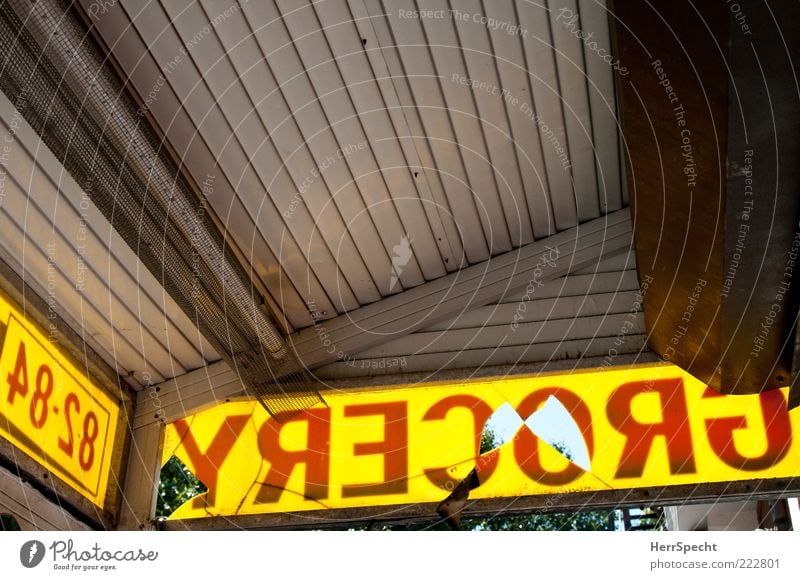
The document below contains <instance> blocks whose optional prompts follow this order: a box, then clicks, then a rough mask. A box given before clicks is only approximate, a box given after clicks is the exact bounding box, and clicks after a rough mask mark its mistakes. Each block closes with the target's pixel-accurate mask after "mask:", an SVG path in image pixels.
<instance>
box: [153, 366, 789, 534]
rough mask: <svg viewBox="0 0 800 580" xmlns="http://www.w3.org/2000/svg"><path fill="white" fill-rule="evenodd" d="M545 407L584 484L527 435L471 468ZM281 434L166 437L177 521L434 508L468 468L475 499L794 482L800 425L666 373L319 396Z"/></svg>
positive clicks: (233, 416) (201, 418)
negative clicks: (199, 490) (584, 459)
mask: <svg viewBox="0 0 800 580" xmlns="http://www.w3.org/2000/svg"><path fill="white" fill-rule="evenodd" d="M551 396H555V397H556V398H557V399H558V400H559V401H560V402H561V403H562V404H563V405H564V407H565V408H566V409H567V410H568V411H569V414H570V415H571V416H572V418H573V419H574V422H575V423H576V424H577V425H578V427H579V428H580V430H581V431H582V433H583V437H584V441H585V443H586V448H587V450H588V452H589V458H590V469H591V471H586V470H584V469H582V468H581V467H579V466H578V465H576V464H575V463H572V462H570V461H569V460H568V459H567V458H565V457H564V456H563V455H561V454H560V453H558V452H557V451H555V450H554V449H553V448H552V447H550V446H549V445H548V444H547V443H545V442H543V441H540V440H539V439H538V438H537V437H536V436H535V435H534V434H533V432H532V431H531V430H530V429H528V428H527V427H525V426H523V427H522V428H521V429H520V430H519V432H518V433H517V435H516V437H515V438H514V440H512V441H509V442H508V443H506V444H505V445H503V446H501V447H499V448H498V449H496V450H495V451H494V452H491V453H489V454H484V455H483V456H479V446H480V438H481V432H482V430H483V427H484V425H485V423H486V421H487V419H489V417H490V416H491V415H492V413H493V412H494V411H495V410H496V409H498V408H499V407H500V406H502V405H503V404H504V403H506V402H508V403H510V404H511V405H512V406H513V408H514V409H516V411H517V413H518V414H519V415H520V416H521V417H522V418H526V417H529V416H530V415H531V414H532V413H534V412H535V411H536V410H537V409H539V408H540V407H541V406H542V405H543V404H545V402H546V401H547V400H548V398H550V397H551ZM325 400H326V401H327V403H328V405H329V406H328V407H326V408H316V409H311V410H308V411H305V412H303V413H301V414H298V415H295V416H292V417H289V418H287V419H286V420H284V421H283V422H278V421H276V420H275V419H274V418H270V417H269V416H268V415H267V414H266V412H265V411H263V409H262V408H261V407H260V406H259V405H258V404H257V403H254V402H251V401H246V402H245V401H241V402H231V403H225V404H222V405H219V406H218V407H216V408H214V409H211V410H208V411H204V412H202V413H200V414H198V415H195V416H193V417H190V418H187V419H183V420H180V421H178V422H176V423H173V424H171V425H170V426H169V427H168V433H167V444H166V446H165V456H164V457H165V460H166V458H168V457H169V456H170V455H172V454H173V453H174V454H175V455H177V457H178V458H179V459H180V460H181V461H183V462H184V463H185V464H186V465H187V467H188V468H189V469H190V470H191V471H192V472H194V473H195V474H196V475H197V476H198V478H199V479H200V480H201V481H202V482H203V483H204V484H205V485H206V486H207V487H208V490H209V491H208V492H207V493H206V494H204V495H201V496H198V497H197V498H194V499H193V500H190V501H188V502H187V503H185V504H184V505H183V506H181V507H180V508H178V510H176V512H175V513H174V514H173V515H172V517H173V518H196V517H204V516H215V515H234V514H258V513H269V512H289V511H301V510H317V509H326V508H345V507H358V506H376V505H394V504H408V503H421V502H440V501H442V500H443V499H444V498H445V497H447V496H448V494H449V493H450V491H451V490H452V489H453V486H454V485H455V484H457V483H458V482H459V481H461V480H462V479H463V478H464V477H466V476H467V475H468V474H469V472H470V471H471V470H472V469H474V468H475V467H476V466H478V467H479V470H480V481H481V485H480V487H478V488H477V489H474V490H473V491H472V492H471V493H470V498H471V499H480V498H496V497H515V496H523V495H537V494H561V493H570V492H582V491H603V490H611V489H630V488H642V487H662V486H669V485H685V484H698V483H709V482H724V481H738V480H748V479H761V478H775V477H789V476H796V475H800V446H798V443H797V441H796V439H795V436H796V435H797V433H798V432H800V431H799V430H800V414H798V413H800V411H797V410H795V411H792V412H788V411H787V408H786V390H785V389H784V390H780V391H770V392H767V393H764V394H762V395H753V396H722V395H719V394H718V393H716V392H715V391H712V390H711V389H708V388H707V387H706V386H705V385H703V384H702V383H700V382H699V381H697V380H696V379H694V378H693V377H691V376H690V375H688V374H686V373H684V372H683V371H681V370H680V369H679V368H677V367H675V366H672V365H644V366H636V367H627V368H619V369H611V370H603V371H596V372H577V373H572V374H568V375H547V376H536V377H518V378H508V379H503V380H492V381H475V382H469V383H463V384H449V385H431V386H410V387H406V388H402V387H392V388H386V389H375V390H368V391H361V392H340V393H328V394H326V396H325Z"/></svg>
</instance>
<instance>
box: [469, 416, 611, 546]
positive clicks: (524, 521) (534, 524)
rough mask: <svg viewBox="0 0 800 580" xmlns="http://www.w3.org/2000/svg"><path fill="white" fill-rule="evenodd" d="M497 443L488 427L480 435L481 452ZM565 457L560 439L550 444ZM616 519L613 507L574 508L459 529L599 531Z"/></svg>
mask: <svg viewBox="0 0 800 580" xmlns="http://www.w3.org/2000/svg"><path fill="white" fill-rule="evenodd" d="M498 443H499V442H498V441H497V436H496V435H495V433H494V432H493V431H491V430H489V429H486V430H484V432H483V434H482V436H481V453H486V452H488V451H491V450H492V449H494V448H495V447H496V446H497V444H498ZM551 445H552V446H553V447H555V448H556V449H557V450H558V451H560V452H561V453H563V454H564V455H565V456H566V457H567V459H571V455H570V453H569V451H568V450H567V449H566V447H565V445H564V444H563V443H561V442H553V443H551ZM615 519H616V512H615V510H600V511H577V512H574V513H553V512H550V511H544V512H541V513H536V514H531V515H525V516H504V515H497V516H492V517H489V518H480V519H473V520H470V521H466V520H465V521H464V522H463V523H462V528H469V529H472V530H501V531H511V530H517V531H522V530H527V531H543V532H545V531H546V532H553V531H562V530H563V531H577V530H580V531H602V530H609V529H611V530H613V529H614V527H613V522H614V520H615Z"/></svg>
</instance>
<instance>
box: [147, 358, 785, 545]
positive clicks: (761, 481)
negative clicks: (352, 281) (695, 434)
mask: <svg viewBox="0 0 800 580" xmlns="http://www.w3.org/2000/svg"><path fill="white" fill-rule="evenodd" d="M665 366H672V365H668V364H666V363H660V364H659V363H656V364H652V363H650V364H644V365H614V366H613V367H611V368H606V369H604V370H617V371H621V370H624V369H626V368H629V369H635V368H636V367H639V368H647V367H649V368H654V369H655V368H658V367H665ZM592 370H593V369H590V368H582V369H580V370H579V371H577V373H574V372H573V373H570V374H582V375H583V374H587V373H591V372H592ZM678 372H681V373H684V371H679V370H678ZM560 374H564V373H563V371H562V372H559V371H553V372H546V373H542V374H537V375H535V376H534V377H535V378H538V379H546V378H547V377H552V376H558V375H560ZM534 377H532V376H531V375H529V374H527V373H520V374H513V375H508V376H505V377H503V378H505V379H524V378H534ZM484 380H485V378H484ZM695 381H696V379H695ZM470 382H483V381H482V379H474V380H471V381H461V383H462V384H463V383H470ZM390 384H391V383H390ZM443 384H451V381H441V380H437V381H431V382H427V383H424V384H419V383H417V384H413V385H409V386H408V387H407V388H406V389H407V390H408V391H413V390H414V389H415V387H431V386H435V385H443ZM386 388H387V385H380V386H374V387H366V386H361V387H360V388H353V389H347V391H348V394H349V393H353V394H355V393H356V392H370V391H381V390H386ZM226 401H227V400H226ZM762 409H763V407H762ZM776 475H778V477H770V476H768V475H766V474H765V475H762V476H761V477H754V478H751V479H744V480H726V479H723V480H720V479H717V480H716V481H712V482H699V483H689V484H685V483H681V484H678V485H671V484H656V485H651V486H649V487H618V488H616V489H612V490H593V491H570V492H568V493H564V492H560V493H559V492H558V491H557V490H555V491H554V492H553V493H550V494H537V495H520V496H511V497H494V498H487V499H482V498H475V499H471V500H469V501H468V502H467V504H466V507H465V508H464V510H463V512H462V517H466V518H469V517H484V516H490V515H498V514H503V515H506V516H508V515H525V514H530V513H547V512H569V511H577V510H585V509H603V508H606V509H608V508H618V507H633V506H642V507H644V506H663V505H676V504H697V503H709V502H717V501H720V500H721V501H734V500H743V499H751V500H752V499H780V498H786V497H790V496H796V495H800V475H795V474H794V473H789V474H786V473H785V472H784V473H783V474H776ZM437 505H438V502H431V501H428V500H424V501H422V502H417V503H400V502H398V503H396V504H386V503H384V504H383V505H376V506H360V507H359V506H352V507H350V506H348V507H336V508H331V509H322V510H317V509H309V510H302V511H292V510H291V509H290V510H287V511H283V512H276V511H272V512H264V513H252V514H237V515H209V516H207V517H200V518H195V517H187V518H183V519H169V520H163V521H160V522H158V524H157V525H158V527H159V528H160V529H164V530H216V529H230V528H231V527H234V528H243V529H276V530H279V529H287V530H289V529H319V528H328V529H337V528H347V527H351V526H353V525H356V524H375V523H378V522H383V523H390V522H394V523H423V524H424V523H433V522H436V521H439V519H440V518H439V517H438V515H437V513H436V508H437Z"/></svg>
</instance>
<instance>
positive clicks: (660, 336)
mask: <svg viewBox="0 0 800 580" xmlns="http://www.w3.org/2000/svg"><path fill="white" fill-rule="evenodd" d="M611 14H612V15H613V24H614V30H615V39H616V46H617V50H618V55H619V59H620V61H621V64H622V65H623V66H624V67H625V68H626V69H627V71H628V74H626V75H624V76H620V77H619V79H618V80H619V93H620V111H621V112H620V116H621V121H622V128H623V134H624V143H625V153H626V157H627V158H626V166H627V179H628V182H629V186H630V190H631V192H632V202H631V203H632V210H633V215H634V222H635V224H636V236H635V240H636V255H637V260H638V267H639V275H640V280H642V281H643V282H644V283H645V284H646V286H647V291H646V293H645V296H644V301H643V306H644V314H645V321H646V324H647V329H648V331H649V333H650V340H649V346H650V348H651V349H652V350H653V351H655V352H657V353H658V354H660V355H661V356H662V357H663V358H664V359H666V360H669V361H671V362H673V363H675V364H677V365H678V366H680V367H681V368H683V369H685V370H687V371H688V372H690V373H691V374H693V375H694V376H696V377H698V378H699V379H700V380H702V381H703V382H705V383H707V384H709V385H711V386H712V387H714V388H715V389H717V390H720V391H722V392H725V393H742V394H744V393H756V392H761V391H763V390H768V389H772V388H777V387H783V386H786V385H787V384H789V383H790V380H791V379H790V377H791V376H792V360H791V359H792V348H793V346H794V334H795V329H794V322H795V317H796V314H797V306H796V294H797V280H796V278H797V276H792V275H791V273H790V275H788V276H787V275H786V268H787V267H789V266H791V265H792V261H791V260H792V259H791V257H790V252H791V251H792V248H795V249H796V244H798V243H800V238H797V240H798V241H797V242H796V241H795V235H796V234H797V233H798V227H797V226H798V210H800V203H799V201H800V198H799V197H798V195H797V192H798V190H799V189H800V164H798V162H797V160H798V156H799V155H800V94H798V86H797V81H796V79H797V76H796V71H795V69H794V66H795V64H794V63H796V62H798V59H800V43H799V42H798V40H797V39H798V38H800V5H798V4H797V3H789V2H771V3H767V2H763V1H762V0H744V1H741V2H737V3H728V2H699V3H698V2H691V1H690V0H677V1H675V2H659V3H655V4H654V3H648V2H640V1H639V0H615V1H614V2H613V5H612V10H611Z"/></svg>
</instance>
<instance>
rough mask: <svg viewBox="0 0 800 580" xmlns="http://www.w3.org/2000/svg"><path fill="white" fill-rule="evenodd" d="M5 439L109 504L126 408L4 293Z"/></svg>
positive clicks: (0, 415) (0, 426) (0, 394)
mask: <svg viewBox="0 0 800 580" xmlns="http://www.w3.org/2000/svg"><path fill="white" fill-rule="evenodd" d="M0 340H2V352H0V435H2V436H3V437H5V438H6V439H8V440H9V441H10V442H11V443H13V444H14V445H15V446H16V447H17V448H18V449H20V450H21V451H23V452H24V453H26V454H27V455H29V456H30V457H32V458H33V459H35V460H36V461H37V462H39V463H40V464H41V465H42V466H44V467H45V468H46V469H48V470H49V471H50V472H51V473H53V474H55V475H57V476H58V477H59V478H60V479H62V480H63V481H65V482H66V483H67V484H68V485H69V486H70V487H72V489H74V490H76V491H77V492H78V493H80V494H81V495H83V496H84V497H86V498H88V499H89V500H91V501H92V502H93V503H94V504H95V505H97V506H99V507H101V508H102V507H103V506H104V502H105V495H106V488H107V485H108V478H109V473H110V469H111V453H112V449H113V444H114V436H115V433H116V428H117V421H118V418H119V404H118V403H117V402H116V401H114V400H112V399H111V397H109V396H108V395H107V394H106V393H105V392H104V391H103V390H102V389H100V388H99V387H97V386H95V385H93V384H92V382H91V380H90V379H89V377H88V376H87V375H86V373H84V372H82V371H80V370H79V369H78V368H77V367H76V366H75V365H73V364H72V363H71V362H70V361H69V360H68V359H67V358H66V357H64V355H63V354H62V353H61V352H59V349H58V348H57V347H56V345H54V344H52V343H51V342H50V341H48V339H47V337H46V336H45V335H44V333H42V332H41V331H40V330H39V328H37V327H36V326H34V325H33V324H32V323H30V322H29V321H27V320H26V319H25V317H24V316H23V314H22V313H21V312H20V311H19V310H18V309H17V308H16V306H14V305H12V304H11V302H10V300H9V299H8V298H7V297H6V296H5V294H2V293H0Z"/></svg>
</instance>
